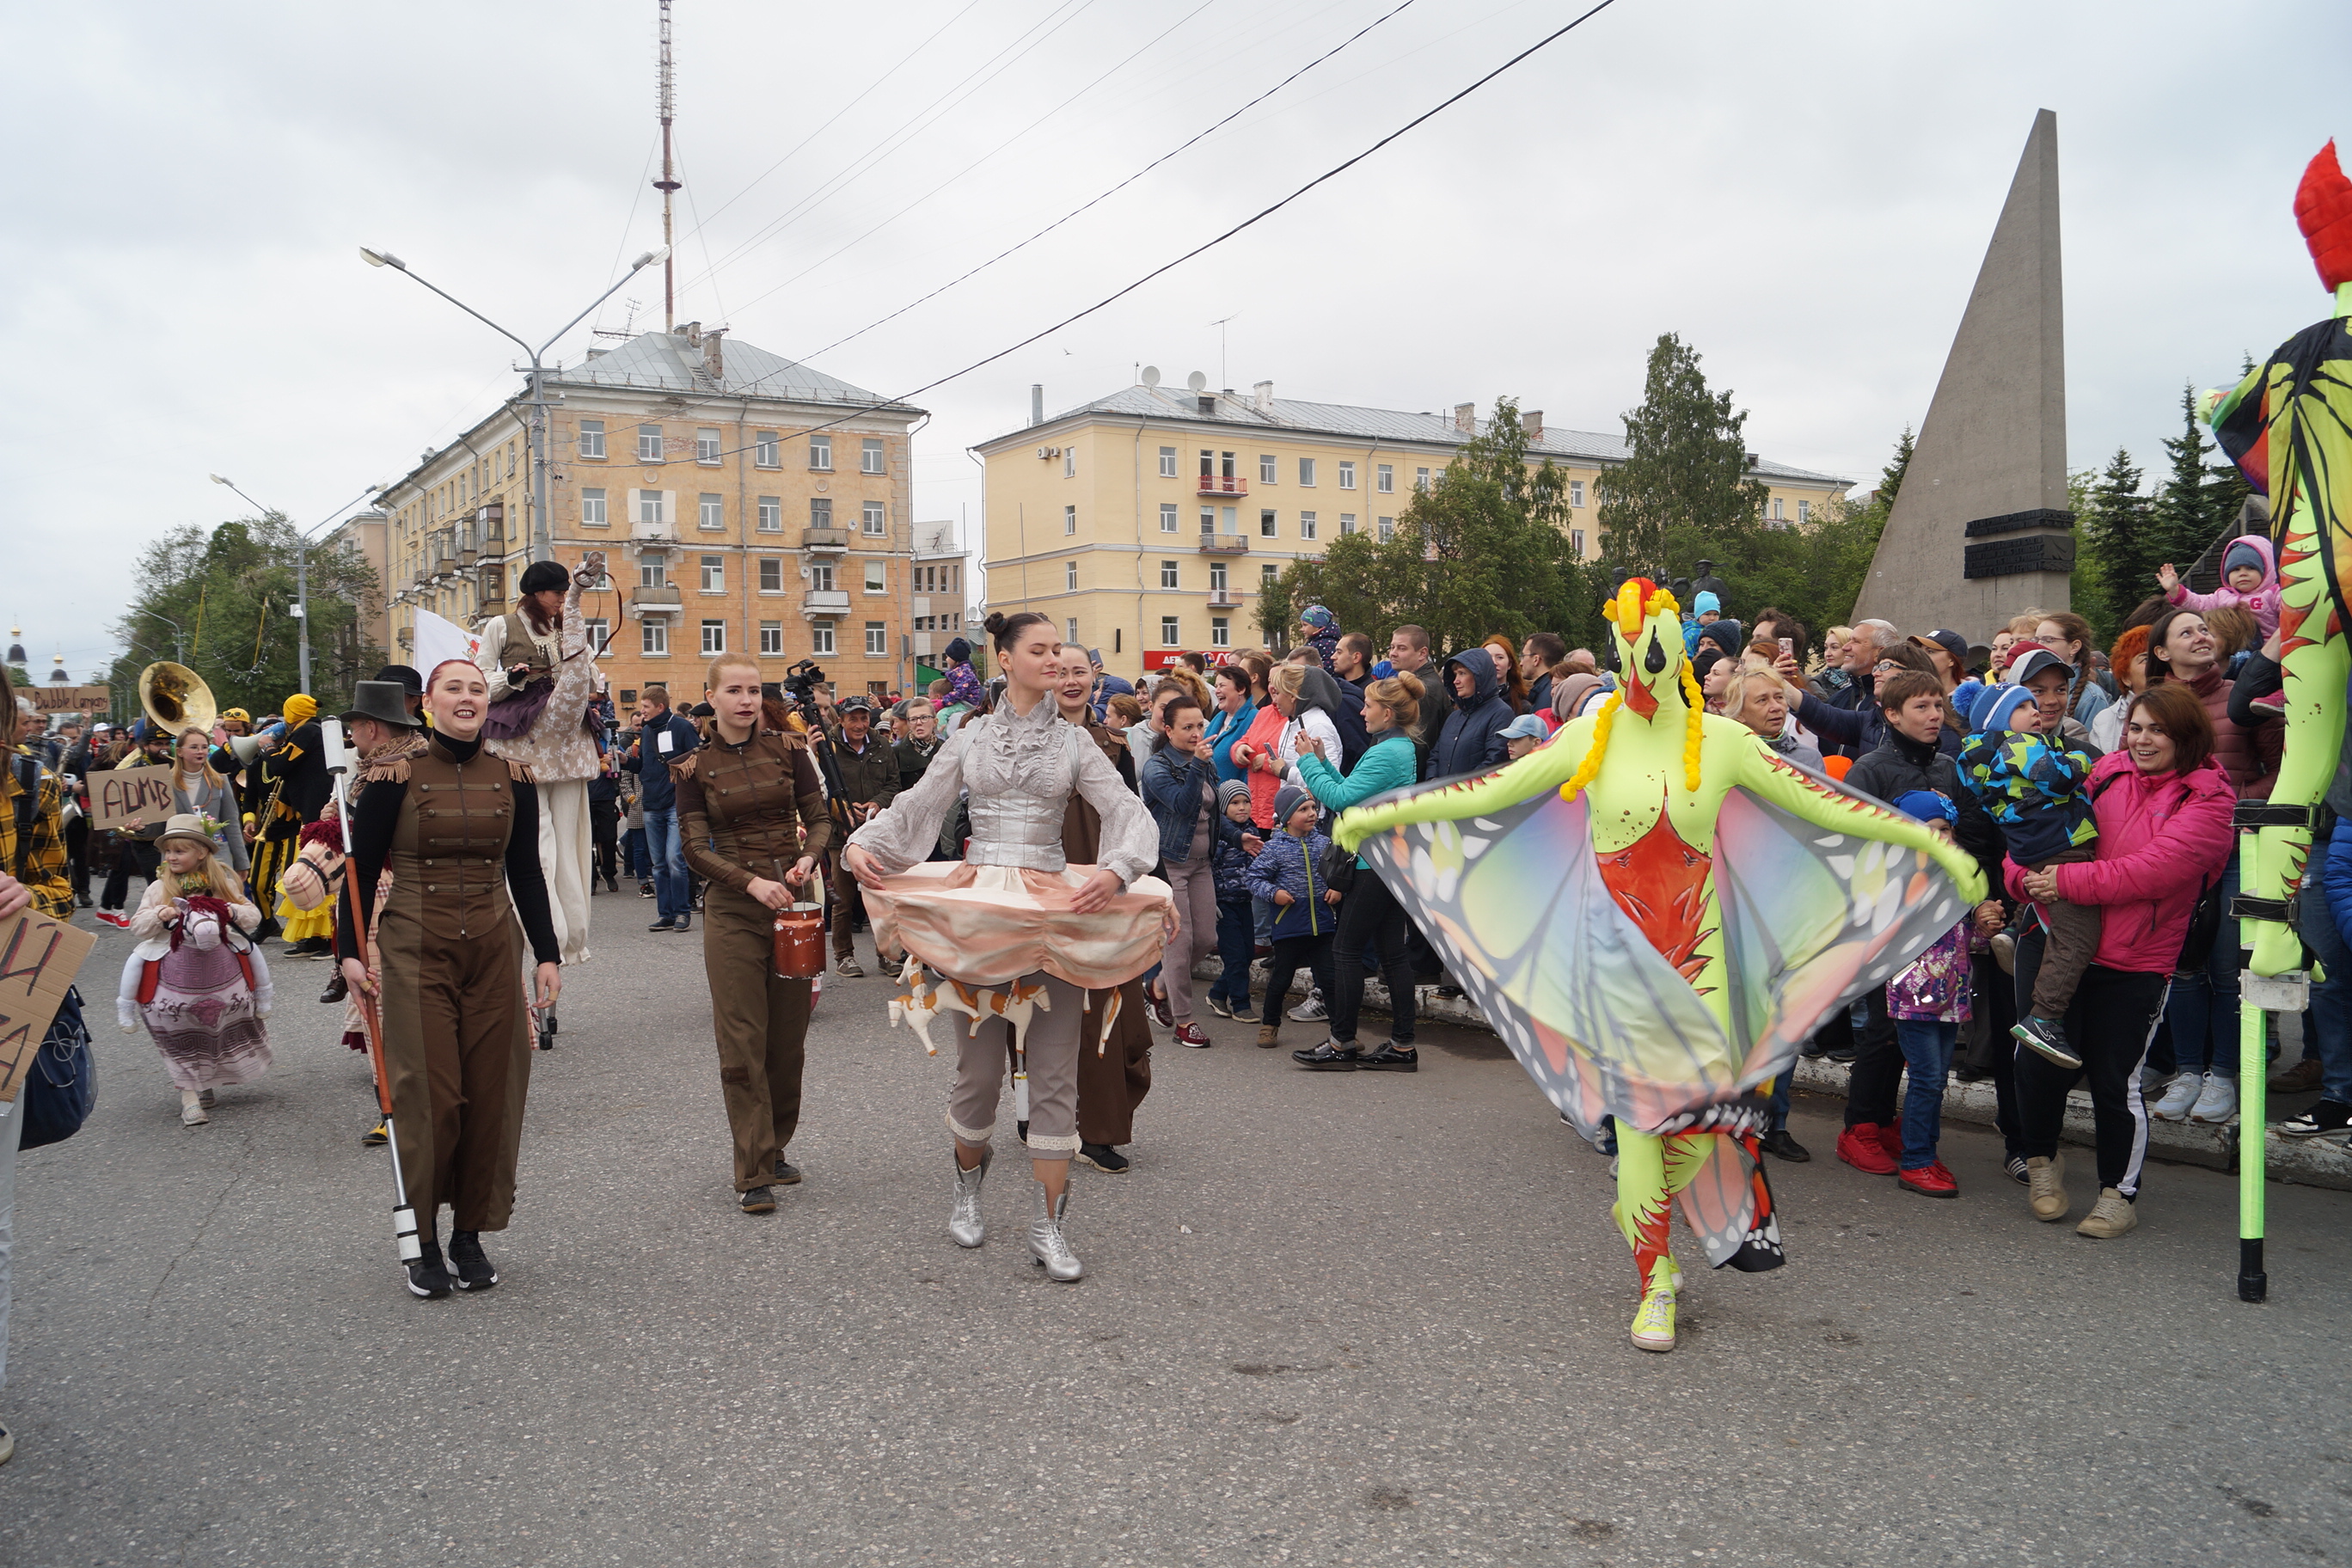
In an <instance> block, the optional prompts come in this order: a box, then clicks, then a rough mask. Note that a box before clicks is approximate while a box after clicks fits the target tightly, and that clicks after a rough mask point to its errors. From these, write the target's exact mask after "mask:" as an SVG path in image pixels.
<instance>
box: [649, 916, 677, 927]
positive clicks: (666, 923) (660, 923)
mask: <svg viewBox="0 0 2352 1568" xmlns="http://www.w3.org/2000/svg"><path fill="white" fill-rule="evenodd" d="M678 929H679V927H678V923H677V921H674V920H672V919H670V918H669V917H668V916H667V915H664V916H663V917H662V918H661V919H659V920H657V921H654V923H653V924H651V925H649V926H647V927H646V930H647V931H677V930H678Z"/></svg>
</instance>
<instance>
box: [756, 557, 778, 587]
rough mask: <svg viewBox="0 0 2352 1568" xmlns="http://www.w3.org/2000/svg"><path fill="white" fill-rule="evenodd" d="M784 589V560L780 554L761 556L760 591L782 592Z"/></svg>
mask: <svg viewBox="0 0 2352 1568" xmlns="http://www.w3.org/2000/svg"><path fill="white" fill-rule="evenodd" d="M783 591H784V562H783V557H782V556H780V555H762V556H761V557H760V592H761V593H762V594H781V593H782V592H783Z"/></svg>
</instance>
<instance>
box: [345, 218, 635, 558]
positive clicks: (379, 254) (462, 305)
mask: <svg viewBox="0 0 2352 1568" xmlns="http://www.w3.org/2000/svg"><path fill="white" fill-rule="evenodd" d="M668 256H669V247H667V246H666V245H665V246H663V247H660V248H659V249H657V250H648V251H646V253H645V254H644V255H643V256H640V257H638V258H636V259H635V261H632V262H631V263H629V269H628V270H627V271H626V272H625V273H623V274H622V275H621V278H620V281H619V282H616V283H614V285H613V286H612V287H611V288H610V289H605V290H604V292H603V293H602V294H599V295H597V296H596V298H595V299H594V300H592V301H591V302H590V303H589V306H588V309H587V310H583V311H581V312H580V314H578V315H576V316H574V317H572V319H571V320H570V321H566V322H564V323H563V325H562V327H560V328H558V329H557V330H556V331H555V333H554V335H553V336H551V337H550V338H549V339H548V340H547V342H543V343H541V344H540V345H539V347H537V348H535V349H534V348H532V347H531V346H530V344H529V343H526V342H523V341H522V340H521V339H520V338H519V337H516V336H515V335H514V334H513V333H512V332H510V331H507V330H506V329H505V328H504V327H501V326H499V324H498V323H497V322H496V321H491V320H490V319H489V318H488V316H485V315H483V314H482V313H481V312H480V311H479V310H475V309H474V308H473V307H472V306H471V305H468V304H467V303H466V302H465V301H464V300H460V299H458V298H457V296H456V295H454V294H452V293H450V292H449V291H448V290H446V289H440V288H436V287H435V286H434V285H433V284H431V283H427V282H425V279H422V278H419V277H417V275H416V273H415V271H414V270H412V269H411V268H410V267H409V265H408V263H407V262H405V261H403V260H402V259H401V258H399V257H397V256H394V255H393V254H392V252H390V251H388V250H370V249H369V248H368V247H365V246H362V247H360V259H361V260H362V261H364V262H366V263H367V264H368V265H369V266H370V267H389V268H392V269H393V270H394V271H395V272H399V273H402V274H404V275H405V276H407V277H408V278H410V279H414V280H415V282H416V283H418V284H419V285H421V286H422V287H424V288H426V289H432V290H433V292H435V293H436V294H438V295H440V296H441V298H443V299H444V300H448V301H449V303H451V304H452V305H455V306H457V309H459V310H463V311H465V312H466V314H467V315H469V316H471V317H473V318H474V320H476V321H479V322H481V323H482V325H484V326H486V327H488V328H489V329H490V331H494V332H496V333H498V334H499V336H500V337H502V338H504V339H506V340H507V341H508V342H511V343H513V344H514V345H515V347H517V348H519V349H520V350H522V352H523V353H526V354H528V355H529V356H530V405H531V420H530V469H531V508H530V511H531V517H530V557H531V559H532V560H533V561H552V560H553V559H555V551H554V549H553V547H552V546H551V543H550V542H549V537H548V527H547V391H546V378H547V372H546V368H545V366H543V365H542V364H541V362H540V356H541V355H542V354H544V353H547V351H548V350H549V349H551V348H553V347H554V346H555V343H556V342H557V340H558V339H560V338H562V336H563V334H564V333H565V332H568V331H571V330H572V328H574V327H576V326H578V325H579V324H580V323H581V322H582V321H585V320H587V318H588V314H589V311H592V310H595V309H596V307H597V306H599V305H601V304H603V303H604V301H605V300H609V299H611V298H612V297H613V296H614V295H615V294H617V293H619V292H620V291H621V287H622V285H623V284H625V283H626V282H628V280H629V279H632V278H635V276H636V275H637V274H638V273H640V272H642V271H644V270H645V269H646V268H648V267H651V266H652V265H653V264H654V263H655V262H656V261H662V260H666V259H667V258H668Z"/></svg>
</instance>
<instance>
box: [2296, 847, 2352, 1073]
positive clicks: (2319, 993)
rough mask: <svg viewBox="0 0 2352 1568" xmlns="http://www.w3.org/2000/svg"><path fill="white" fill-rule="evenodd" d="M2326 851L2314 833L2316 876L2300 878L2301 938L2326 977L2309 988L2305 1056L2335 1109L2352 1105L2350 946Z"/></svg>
mask: <svg viewBox="0 0 2352 1568" xmlns="http://www.w3.org/2000/svg"><path fill="white" fill-rule="evenodd" d="M2329 847H2330V845H2329V836H2328V835H2326V834H2316V835H2314V836H2313V837H2312V841H2311V857H2310V858H2309V859H2308V860H2307V861H2306V862H2305V865H2307V866H2309V867H2311V868H2314V869H2315V870H2316V871H2317V872H2318V875H2317V876H2316V877H2314V876H2310V875H2307V874H2306V875H2305V878H2304V882H2305V887H2304V894H2303V925H2302V928H2301V929H2302V931H2303V940H2304V942H2305V944H2306V945H2308V946H2309V947H2310V949H2311V952H2312V956H2314V957H2315V958H2316V959H2318V960H2319V963H2320V966H2321V967H2322V968H2324V969H2326V971H2327V978H2326V980H2324V981H2321V982H2320V983H2319V984H2316V985H2315V986H2313V987H2312V988H2311V1011H2310V1012H2308V1013H2306V1014H2305V1015H2304V1022H2305V1027H2306V1028H2307V1029H2308V1030H2309V1032H2310V1037H2308V1038H2306V1039H2305V1041H2304V1054H2305V1055H2306V1056H2314V1057H2317V1058H2319V1092H2320V1093H2321V1094H2322V1095H2324V1096H2326V1098H2327V1099H2329V1100H2334V1101H2335V1102H2336V1104H2338V1105H2352V943H2347V942H2346V941H2345V940H2344V932H2343V930H2342V928H2341V927H2339V926H2338V925H2337V924H2336V915H2335V912H2334V910H2331V909H2330V907H2329V904H2328V900H2327V897H2326V884H2327V883H2328V882H2331V881H2333V880H2334V879H2335V878H2336V876H2337V875H2338V873H2337V871H2336V866H2335V864H2334V863H2333V859H2332V858H2331V857H2330V855H2329V854H2328V850H2329ZM2315 882H2316V883H2318V884H2319V887H2317V888H2314V887H2313V886H2312V884H2313V883H2315Z"/></svg>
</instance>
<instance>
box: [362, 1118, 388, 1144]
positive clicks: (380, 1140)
mask: <svg viewBox="0 0 2352 1568" xmlns="http://www.w3.org/2000/svg"><path fill="white" fill-rule="evenodd" d="M360 1142H362V1143H363V1144H365V1145H366V1146H367V1147H369V1148H371V1149H378V1148H382V1147H383V1145H384V1144H386V1143H389V1142H392V1135H391V1134H390V1133H389V1132H387V1131H384V1126H383V1119H382V1118H378V1119H377V1121H376V1124H375V1125H374V1126H373V1127H372V1128H370V1129H369V1130H368V1131H367V1132H366V1134H365V1135H364V1136H362V1138H361V1139H360Z"/></svg>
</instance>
